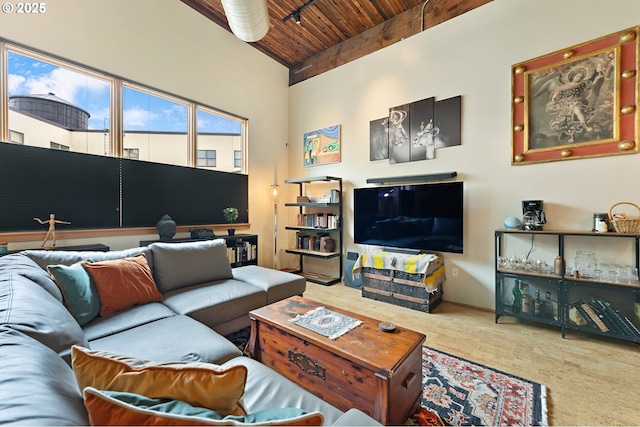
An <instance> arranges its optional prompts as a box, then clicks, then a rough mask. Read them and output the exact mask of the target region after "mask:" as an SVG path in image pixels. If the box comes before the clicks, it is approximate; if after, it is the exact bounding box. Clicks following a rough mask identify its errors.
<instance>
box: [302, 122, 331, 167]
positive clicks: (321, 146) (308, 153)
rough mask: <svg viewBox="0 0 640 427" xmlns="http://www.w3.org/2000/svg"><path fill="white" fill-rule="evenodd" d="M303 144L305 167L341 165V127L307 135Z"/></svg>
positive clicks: (319, 130) (316, 131)
mask: <svg viewBox="0 0 640 427" xmlns="http://www.w3.org/2000/svg"><path fill="white" fill-rule="evenodd" d="M303 144H304V146H303V150H302V151H303V155H304V159H303V164H304V166H317V165H327V164H330V163H339V162H340V125H335V126H329V127H326V128H324V129H318V130H315V131H313V132H307V133H305V134H304V137H303Z"/></svg>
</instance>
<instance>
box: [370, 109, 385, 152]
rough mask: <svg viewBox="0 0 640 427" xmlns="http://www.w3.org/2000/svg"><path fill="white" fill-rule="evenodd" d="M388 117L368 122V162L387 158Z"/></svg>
mask: <svg viewBox="0 0 640 427" xmlns="http://www.w3.org/2000/svg"><path fill="white" fill-rule="evenodd" d="M388 132H389V117H382V118H380V119H376V120H371V121H370V122H369V160H371V161H373V160H384V159H388V158H389V134H388Z"/></svg>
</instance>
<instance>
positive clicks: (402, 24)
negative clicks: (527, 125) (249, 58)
mask: <svg viewBox="0 0 640 427" xmlns="http://www.w3.org/2000/svg"><path fill="white" fill-rule="evenodd" d="M181 1H182V2H183V3H185V4H186V5H188V6H190V7H192V8H193V9H195V10H196V11H198V12H199V13H201V14H202V15H204V16H205V17H207V18H208V19H210V20H211V21H213V22H214V23H216V24H218V25H220V26H222V27H223V28H226V29H227V30H229V31H231V30H230V29H229V25H228V24H227V18H226V16H225V14H224V9H223V8H222V3H221V1H220V0H181ZM491 1H493V0H428V1H427V2H425V1H424V0H268V2H267V4H268V8H269V18H270V25H269V32H268V33H267V35H266V36H265V37H264V38H262V39H261V40H259V41H257V42H254V43H250V44H251V45H252V46H254V47H255V48H256V49H258V50H259V51H261V52H263V53H265V54H266V55H268V56H270V57H271V58H273V59H275V60H276V61H278V62H280V63H281V64H283V65H284V66H285V67H287V68H288V69H289V84H290V85H293V84H296V83H299V82H301V81H303V80H306V79H308V78H310V77H313V76H316V75H318V74H321V73H323V72H325V71H329V70H331V69H333V68H335V67H338V66H340V65H343V64H346V63H347V62H350V61H353V60H354V59H357V58H360V57H362V56H365V55H367V54H369V53H372V52H375V51H376V50H378V49H382V48H384V47H386V46H389V45H391V44H393V43H396V42H398V41H400V40H402V39H404V38H407V37H409V36H412V35H414V34H417V33H419V32H420V31H422V30H426V29H428V28H430V27H433V26H435V25H437V24H440V23H442V22H445V21H447V20H449V19H451V18H455V17H456V16H458V15H461V14H463V13H465V12H468V11H470V10H473V9H475V8H476V7H479V6H482V5H484V4H486V3H489V2H491ZM301 8H302V9H301ZM297 10H301V11H300V24H297V23H296V20H295V19H291V18H289V19H286V20H285V18H287V17H289V16H291V15H292V13H293V12H294V11H297Z"/></svg>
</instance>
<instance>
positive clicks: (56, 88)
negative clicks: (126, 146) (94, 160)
mask: <svg viewBox="0 0 640 427" xmlns="http://www.w3.org/2000/svg"><path fill="white" fill-rule="evenodd" d="M6 54H7V81H8V96H9V105H8V107H9V108H8V110H9V114H8V118H9V123H8V126H9V127H11V129H13V130H14V131H15V132H19V133H22V134H23V135H27V136H28V138H27V141H28V143H27V145H32V146H37V147H45V148H46V147H50V148H55V149H60V148H59V147H61V146H63V147H66V149H67V150H71V151H76V152H80V153H89V154H103V155H109V154H110V150H109V146H110V145H109V144H107V146H106V148H105V144H104V136H103V132H104V129H105V123H108V122H109V111H110V104H111V81H110V80H109V79H107V78H105V77H100V76H98V75H97V74H95V73H91V72H89V71H88V70H81V69H79V68H78V67H74V66H72V65H70V64H65V63H63V62H62V61H57V60H54V59H49V58H45V57H44V56H42V55H37V54H34V53H30V52H26V51H24V50H22V49H18V48H10V49H8V50H7V53H6ZM52 138H55V140H56V141H60V143H52V144H51V145H50V144H49V142H50V140H51V139H52ZM54 145H55V147H54Z"/></svg>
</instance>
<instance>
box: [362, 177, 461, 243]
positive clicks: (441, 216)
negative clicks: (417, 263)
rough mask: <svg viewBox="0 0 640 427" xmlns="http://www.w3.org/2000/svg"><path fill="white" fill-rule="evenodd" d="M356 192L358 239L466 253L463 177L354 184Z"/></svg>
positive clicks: (365, 241)
mask: <svg viewBox="0 0 640 427" xmlns="http://www.w3.org/2000/svg"><path fill="white" fill-rule="evenodd" d="M353 196H354V197H353V199H354V206H353V211H354V242H355V243H359V244H363V245H379V246H385V247H395V248H404V249H414V250H420V251H423V252H430V251H431V252H454V253H462V251H463V220H462V219H463V198H464V197H463V184H462V182H446V183H437V184H419V185H394V186H385V187H366V188H356V189H354V194H353Z"/></svg>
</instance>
